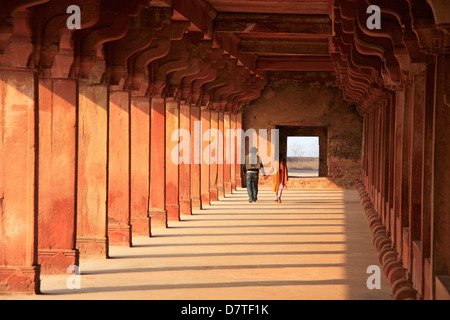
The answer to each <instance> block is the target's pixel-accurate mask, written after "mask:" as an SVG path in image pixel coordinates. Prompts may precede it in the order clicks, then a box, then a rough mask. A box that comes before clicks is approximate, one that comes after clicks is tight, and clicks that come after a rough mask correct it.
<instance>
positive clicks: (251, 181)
mask: <svg viewBox="0 0 450 320" xmlns="http://www.w3.org/2000/svg"><path fill="white" fill-rule="evenodd" d="M258 180H259V172H257V171H255V172H252V171H247V193H248V201H256V200H257V199H258Z"/></svg>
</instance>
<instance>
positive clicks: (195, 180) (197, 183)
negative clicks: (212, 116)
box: [190, 105, 202, 210]
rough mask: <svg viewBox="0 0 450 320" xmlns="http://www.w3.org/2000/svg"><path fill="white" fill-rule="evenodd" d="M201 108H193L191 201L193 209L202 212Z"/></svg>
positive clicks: (193, 106)
mask: <svg viewBox="0 0 450 320" xmlns="http://www.w3.org/2000/svg"><path fill="white" fill-rule="evenodd" d="M200 113H201V112H200V108H199V107H197V106H195V105H192V106H191V129H190V132H191V150H192V154H191V200H192V209H194V210H200V209H201V208H202V201H201V160H202V121H201V115H200Z"/></svg>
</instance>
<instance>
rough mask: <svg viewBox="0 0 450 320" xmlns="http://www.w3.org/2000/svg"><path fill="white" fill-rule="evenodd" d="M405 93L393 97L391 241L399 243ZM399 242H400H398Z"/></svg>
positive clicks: (401, 92)
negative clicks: (393, 147)
mask: <svg viewBox="0 0 450 320" xmlns="http://www.w3.org/2000/svg"><path fill="white" fill-rule="evenodd" d="M404 104H405V95H404V91H400V90H398V91H397V92H396V99H395V153H394V166H395V167H394V215H393V216H392V217H391V218H392V221H391V226H392V229H391V231H392V242H393V245H394V246H396V245H399V238H400V237H401V234H400V236H399V234H398V233H399V231H398V222H399V218H398V216H399V214H400V212H401V205H402V203H401V192H402V163H403V162H402V154H403V152H402V150H403V122H404V121H403V118H404V108H405V106H404ZM400 244H401V242H400Z"/></svg>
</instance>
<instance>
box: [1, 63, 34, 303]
mask: <svg viewBox="0 0 450 320" xmlns="http://www.w3.org/2000/svg"><path fill="white" fill-rule="evenodd" d="M0 62H1V61H0ZM36 99H37V97H35V74H34V72H30V71H18V70H17V71H14V70H1V72H0V137H1V139H0V158H1V163H2V165H1V166H0V196H1V198H0V216H1V219H0V294H2V293H3V294H13V293H21V294H33V293H39V265H38V264H37V241H36V240H37V224H36V220H37V208H36V198H35V197H36V181H35V165H36V145H35V143H36V129H37V128H36V127H35V111H36V109H35V108H36V104H35V101H36Z"/></svg>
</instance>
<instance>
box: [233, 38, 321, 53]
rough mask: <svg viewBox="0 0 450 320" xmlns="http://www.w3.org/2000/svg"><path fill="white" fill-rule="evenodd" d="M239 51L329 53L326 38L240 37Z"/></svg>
mask: <svg viewBox="0 0 450 320" xmlns="http://www.w3.org/2000/svg"><path fill="white" fill-rule="evenodd" d="M239 51H240V52H249V53H258V54H264V53H269V54H303V55H326V56H327V55H329V48H328V41H327V40H325V41H323V40H321V41H314V40H277V39H268V40H254V39H242V40H241V42H240V43H239Z"/></svg>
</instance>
